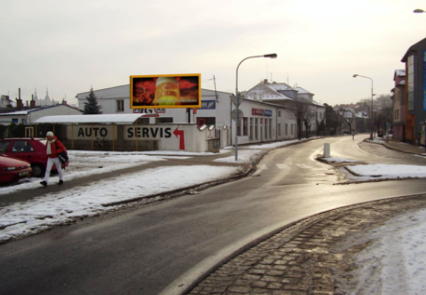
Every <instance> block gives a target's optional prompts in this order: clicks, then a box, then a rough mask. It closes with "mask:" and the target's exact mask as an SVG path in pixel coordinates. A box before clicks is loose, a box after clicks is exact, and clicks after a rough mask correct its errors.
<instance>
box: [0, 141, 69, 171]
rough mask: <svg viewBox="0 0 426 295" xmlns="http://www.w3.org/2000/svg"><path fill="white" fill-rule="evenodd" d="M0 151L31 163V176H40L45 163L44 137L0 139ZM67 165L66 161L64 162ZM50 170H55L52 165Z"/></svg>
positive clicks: (44, 168)
mask: <svg viewBox="0 0 426 295" xmlns="http://www.w3.org/2000/svg"><path fill="white" fill-rule="evenodd" d="M0 152H1V153H4V154H6V155H8V156H11V157H14V158H17V159H20V160H24V161H27V162H29V163H30V164H31V168H32V176H34V177H42V176H44V171H45V170H46V165H47V155H46V139H44V138H28V137H21V138H5V139H2V140H0ZM66 165H67V166H68V163H67V164H66ZM52 170H56V167H55V166H53V169H52Z"/></svg>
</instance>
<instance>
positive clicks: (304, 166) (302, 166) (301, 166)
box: [296, 164, 312, 169]
mask: <svg viewBox="0 0 426 295" xmlns="http://www.w3.org/2000/svg"><path fill="white" fill-rule="evenodd" d="M296 166H298V167H300V168H302V169H312V167H310V166H308V165H305V164H296Z"/></svg>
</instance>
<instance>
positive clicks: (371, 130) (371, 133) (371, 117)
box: [353, 74, 373, 140]
mask: <svg viewBox="0 0 426 295" xmlns="http://www.w3.org/2000/svg"><path fill="white" fill-rule="evenodd" d="M353 77H354V78H356V77H361V78H366V79H370V80H371V114H370V140H373V79H371V78H369V77H366V76H361V75H358V74H355V75H353Z"/></svg>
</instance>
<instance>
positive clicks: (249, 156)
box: [214, 150, 266, 164]
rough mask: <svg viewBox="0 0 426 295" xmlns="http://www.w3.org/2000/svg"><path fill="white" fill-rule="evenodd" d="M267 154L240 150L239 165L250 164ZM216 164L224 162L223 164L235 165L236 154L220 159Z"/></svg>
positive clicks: (259, 151) (260, 151)
mask: <svg viewBox="0 0 426 295" xmlns="http://www.w3.org/2000/svg"><path fill="white" fill-rule="evenodd" d="M264 154H266V152H265V151H262V150H238V162H237V163H246V164H250V163H252V162H255V161H256V160H257V159H258V158H259V157H261V156H263V155H264ZM214 161H215V162H223V163H235V162H236V161H235V153H234V155H233V156H230V157H225V158H219V159H216V160H214Z"/></svg>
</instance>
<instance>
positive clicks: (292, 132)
mask: <svg viewBox="0 0 426 295" xmlns="http://www.w3.org/2000/svg"><path fill="white" fill-rule="evenodd" d="M293 125H294V124H291V135H293V134H294V130H293Z"/></svg>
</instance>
